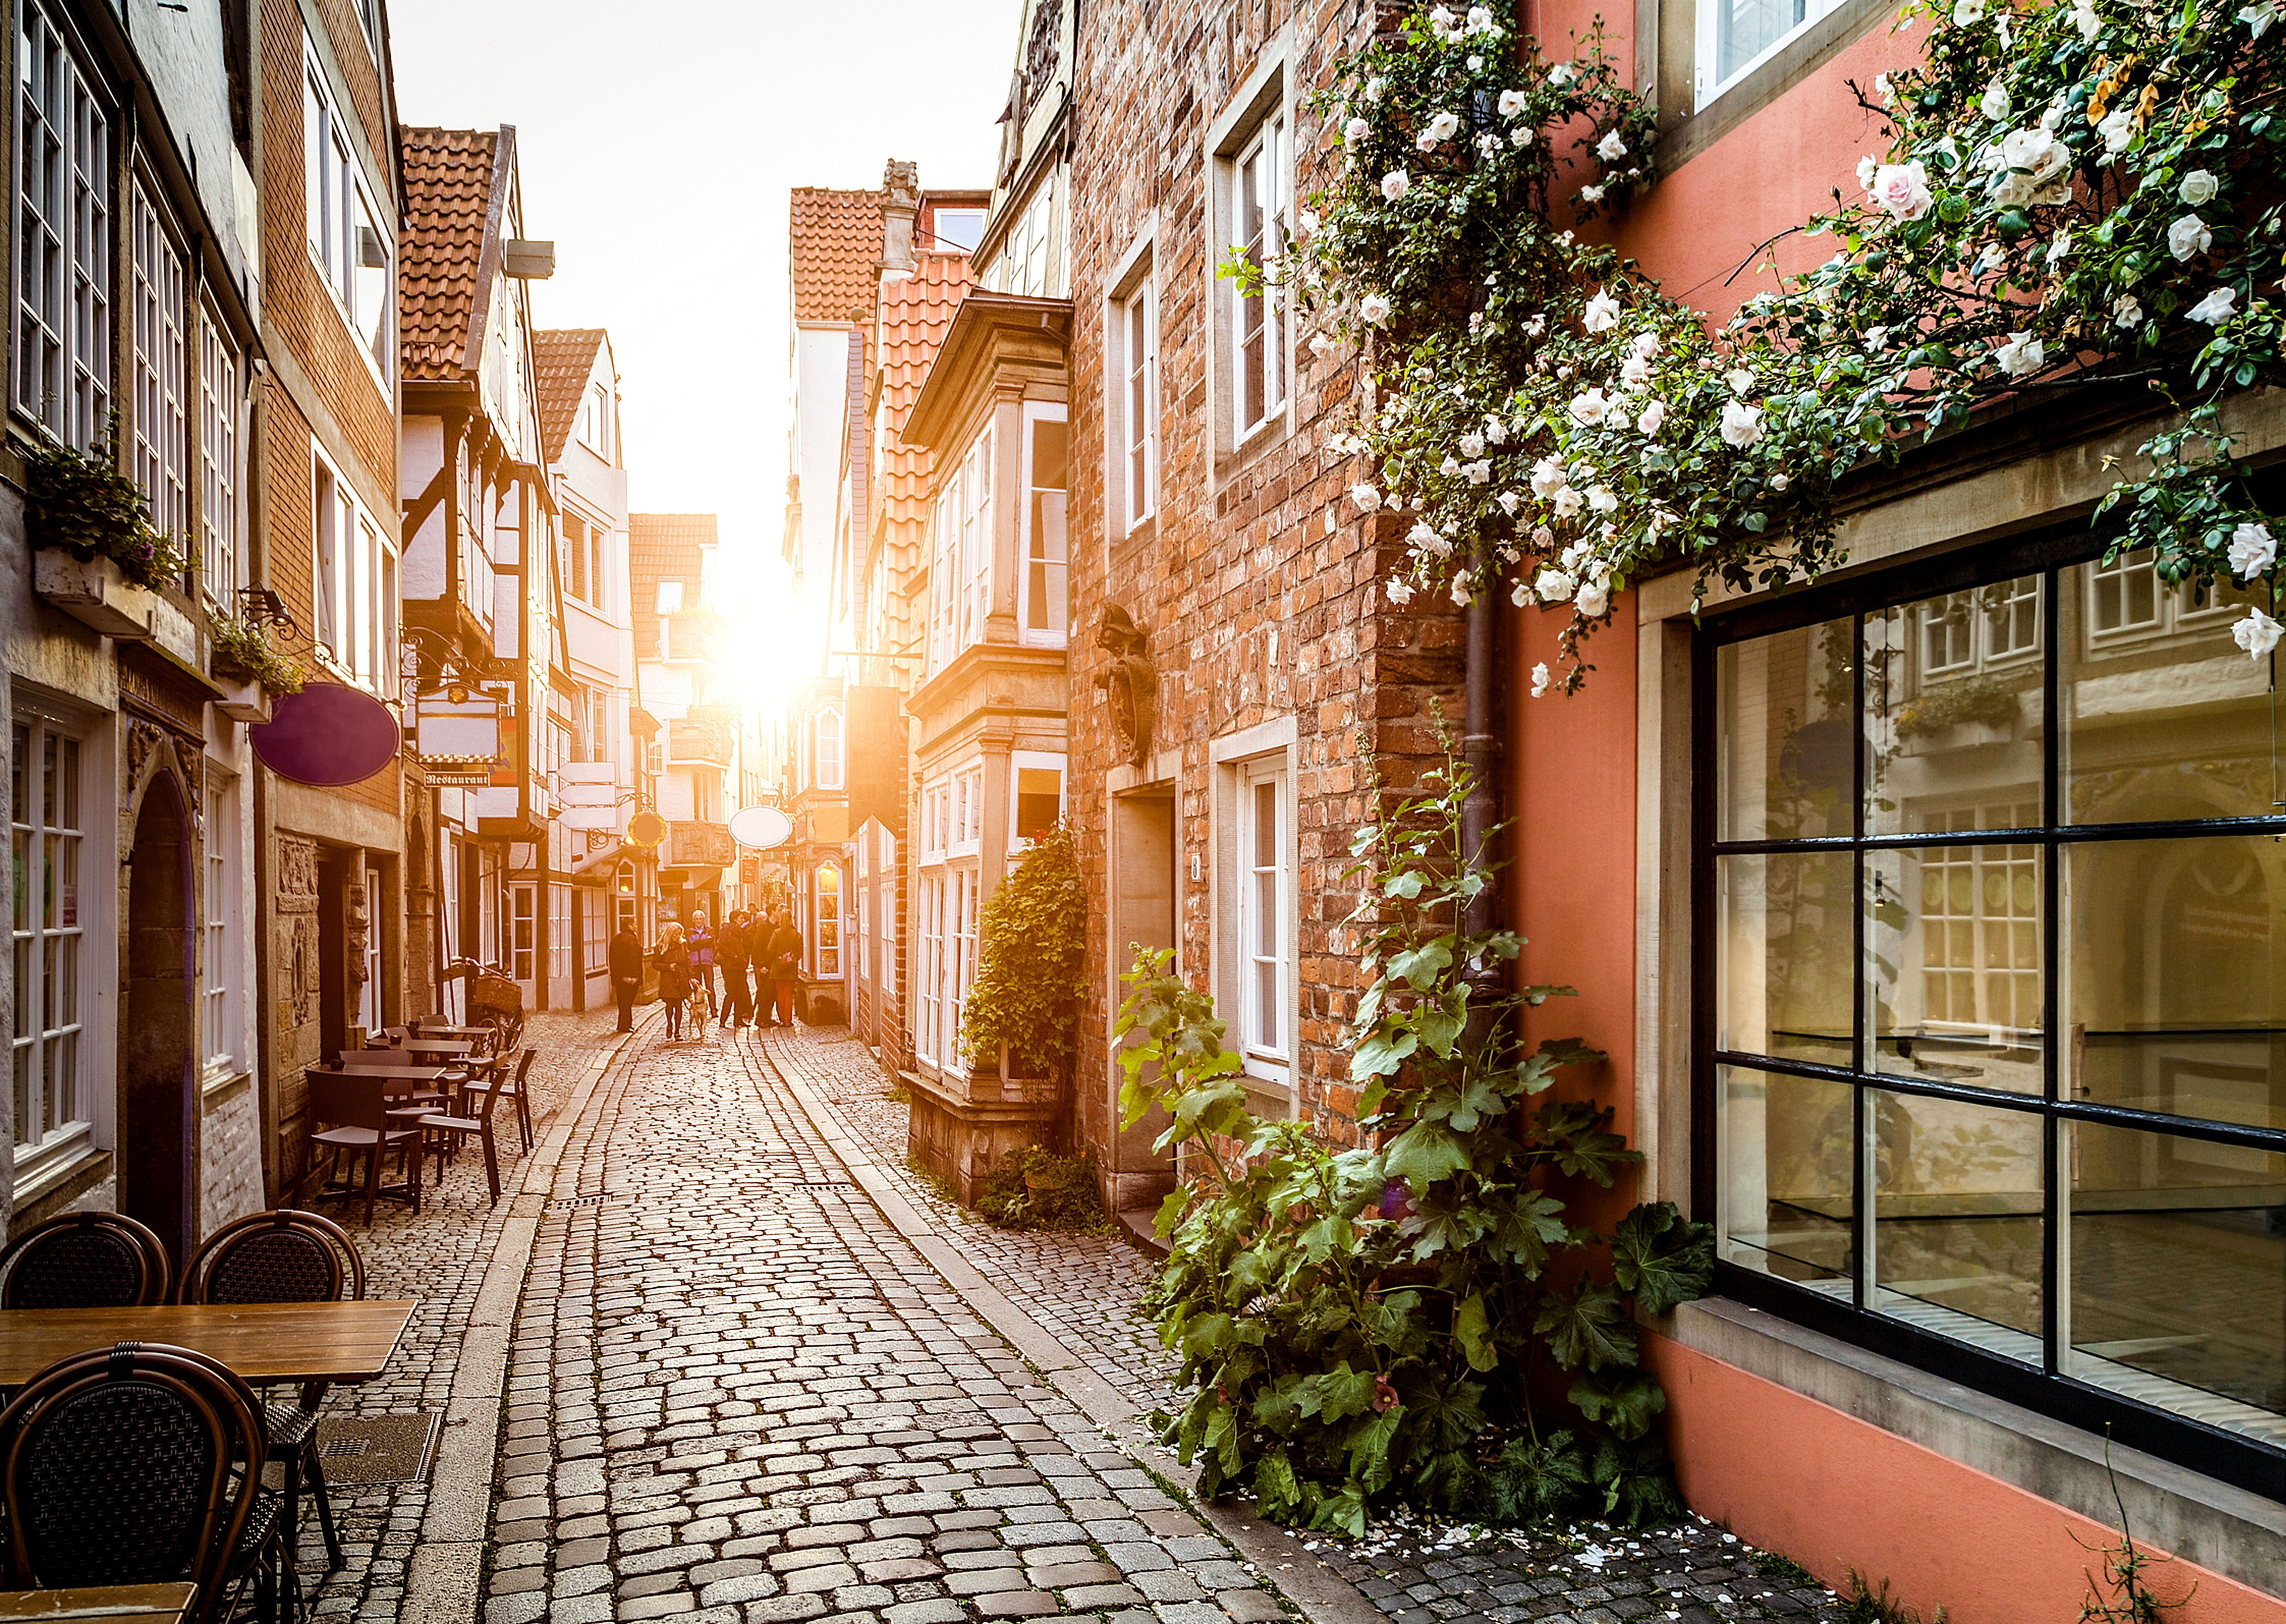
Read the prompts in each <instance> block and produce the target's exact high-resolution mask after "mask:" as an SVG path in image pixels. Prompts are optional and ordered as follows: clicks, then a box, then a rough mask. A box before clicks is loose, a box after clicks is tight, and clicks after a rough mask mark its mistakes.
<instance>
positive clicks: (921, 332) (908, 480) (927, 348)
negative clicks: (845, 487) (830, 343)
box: [875, 253, 972, 524]
mask: <svg viewBox="0 0 2286 1624" xmlns="http://www.w3.org/2000/svg"><path fill="white" fill-rule="evenodd" d="M971 280H972V279H971V277H970V273H969V264H968V256H966V254H928V253H924V254H917V255H915V256H914V267H913V274H912V275H911V276H910V277H907V278H906V279H905V280H903V281H896V282H887V283H884V284H883V285H882V288H881V340H880V343H881V365H880V371H879V378H878V388H879V394H878V395H877V396H876V398H875V401H876V405H877V406H878V408H879V422H880V424H881V439H880V463H879V469H880V476H879V477H880V483H879V496H880V507H879V516H880V517H881V518H883V519H885V520H887V521H888V522H890V523H892V524H904V523H913V522H917V521H918V520H919V519H920V518H921V517H922V516H924V515H925V514H926V511H927V508H928V485H929V469H930V466H931V462H932V453H930V452H929V451H928V450H927V449H926V447H924V446H919V445H905V444H904V443H903V441H901V440H900V439H899V438H897V431H898V430H900V429H902V428H903V427H904V422H905V414H906V413H907V412H909V411H910V410H911V409H912V404H913V398H914V397H915V396H917V395H918V394H919V393H920V392H921V382H922V380H923V379H925V378H926V377H927V376H928V369H929V363H930V362H932V361H934V359H936V352H937V347H938V346H939V345H940V344H942V343H944V335H945V329H946V328H948V327H950V326H951V325H952V315H953V312H954V311H957V310H958V309H959V308H960V301H961V300H962V298H963V297H964V296H966V294H967V292H968V288H969V285H970V282H971Z"/></svg>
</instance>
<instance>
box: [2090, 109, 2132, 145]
mask: <svg viewBox="0 0 2286 1624" xmlns="http://www.w3.org/2000/svg"><path fill="white" fill-rule="evenodd" d="M2095 132H2096V134H2098V135H2100V136H2101V137H2102V138H2103V150H2104V151H2106V152H2108V153H2110V154H2114V155H2115V156H2116V155H2117V154H2120V153H2124V152H2125V151H2126V150H2127V144H2128V143H2129V142H2130V141H2132V140H2133V139H2134V138H2135V114H2132V113H2131V112H2130V111H2128V109H2126V108H2125V107H2114V108H2113V109H2112V110H2111V111H2110V112H2109V113H2107V114H2104V115H2103V122H2101V123H2100V124H2098V125H2097V126H2096V127H2095Z"/></svg>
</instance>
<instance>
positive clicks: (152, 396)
mask: <svg viewBox="0 0 2286 1624" xmlns="http://www.w3.org/2000/svg"><path fill="white" fill-rule="evenodd" d="M130 210H131V228H132V233H133V234H132V237H131V239H130V240H131V242H132V244H133V248H134V279H135V285H134V298H133V303H132V304H131V305H130V309H131V311H132V312H133V315H134V339H135V353H134V365H135V386H134V390H133V391H132V395H131V399H132V401H133V404H134V408H135V413H134V416H135V421H134V424H133V430H132V439H133V446H132V452H131V457H130V461H131V464H132V466H133V468H134V470H135V483H136V484H138V485H141V486H142V487H143V494H144V495H146V496H147V497H149V498H150V499H151V523H152V525H153V527H154V529H156V530H158V531H160V532H162V534H165V535H169V536H173V537H175V538H177V540H189V539H190V532H191V499H190V489H189V479H190V451H191V432H190V411H189V390H190V375H189V371H188V368H189V365H190V346H189V345H188V344H187V343H185V340H184V335H183V321H184V312H185V303H184V301H185V284H184V280H183V256H182V251H181V250H180V249H178V248H176V246H175V240H174V238H173V236H172V235H171V234H170V233H169V230H168V227H167V225H166V222H165V221H164V220H162V218H161V217H160V215H159V211H158V209H155V208H154V207H153V206H152V203H151V200H150V198H149V197H148V196H147V195H146V193H145V192H144V190H143V186H142V184H141V183H140V182H138V183H137V184H136V185H135V188H134V193H133V196H132V198H131V200H130Z"/></svg>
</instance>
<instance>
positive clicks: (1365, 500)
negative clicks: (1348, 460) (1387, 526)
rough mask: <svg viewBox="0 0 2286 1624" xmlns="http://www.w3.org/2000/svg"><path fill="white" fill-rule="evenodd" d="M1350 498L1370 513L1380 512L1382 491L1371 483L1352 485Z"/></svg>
mask: <svg viewBox="0 0 2286 1624" xmlns="http://www.w3.org/2000/svg"><path fill="white" fill-rule="evenodd" d="M1350 500H1351V501H1353V502H1355V503H1356V504H1357V505H1358V506H1359V507H1360V508H1362V509H1364V510H1365V511H1366V512H1368V513H1375V512H1378V511H1379V510H1380V508H1381V493H1380V492H1379V491H1376V490H1375V489H1374V488H1373V486H1371V485H1352V486H1351V487H1350Z"/></svg>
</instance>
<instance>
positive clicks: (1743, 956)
mask: <svg viewBox="0 0 2286 1624" xmlns="http://www.w3.org/2000/svg"><path fill="white" fill-rule="evenodd" d="M1850 871H1851V863H1850V859H1849V855H1847V854H1846V853H1833V852H1785V853H1778V854H1776V855H1768V856H1738V857H1719V858H1717V859H1716V860H1715V891H1716V901H1715V908H1716V911H1717V914H1718V925H1717V931H1718V934H1717V941H1718V943H1719V950H1720V954H1721V957H1720V959H1719V961H1718V966H1717V970H1716V980H1717V983H1718V991H1717V994H1716V997H1717V1005H1716V1009H1717V1015H1718V1029H1717V1030H1716V1033H1715V1046H1716V1047H1717V1048H1720V1049H1726V1050H1735V1051H1738V1052H1744V1053H1754V1054H1772V1055H1783V1056H1785V1058H1787V1059H1790V1060H1815V1061H1818V1062H1821V1063H1823V1064H1825V1065H1829V1066H1846V1065H1848V1064H1849V1058H1850V1055H1849V1050H1850V1042H1851V1031H1850V1019H1849V997H1850V990H1849V981H1850V976H1849V960H1850V954H1851V951H1852V949H1853V942H1852V936H1853V932H1852V929H1851V923H1850V909H1849V888H1850V885H1851V879H1850Z"/></svg>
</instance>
